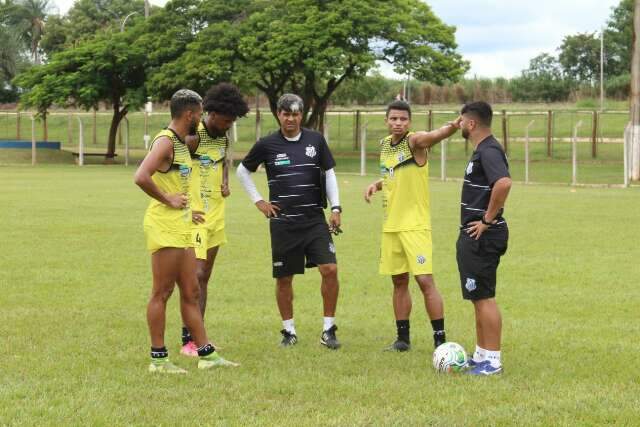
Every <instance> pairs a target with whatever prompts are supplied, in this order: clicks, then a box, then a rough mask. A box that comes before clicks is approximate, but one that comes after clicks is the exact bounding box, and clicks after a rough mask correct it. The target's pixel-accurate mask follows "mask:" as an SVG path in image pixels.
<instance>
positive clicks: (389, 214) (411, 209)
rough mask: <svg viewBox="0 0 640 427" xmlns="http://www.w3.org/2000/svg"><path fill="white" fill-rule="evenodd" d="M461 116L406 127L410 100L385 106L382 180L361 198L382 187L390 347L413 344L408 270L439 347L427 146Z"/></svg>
mask: <svg viewBox="0 0 640 427" xmlns="http://www.w3.org/2000/svg"><path fill="white" fill-rule="evenodd" d="M459 121H460V119H457V120H456V121H455V122H453V123H449V124H447V125H446V126H444V127H442V128H440V129H437V130H434V131H431V132H410V131H409V127H410V125H411V107H410V106H409V104H408V103H406V102H405V101H394V102H392V103H391V104H389V105H388V107H387V113H386V118H385V123H386V124H387V127H388V128H389V132H390V133H391V134H390V135H389V136H387V137H385V138H383V139H382V141H380V170H381V172H382V179H380V180H378V181H376V182H374V183H372V184H371V185H369V186H368V187H367V189H366V191H365V195H364V198H365V200H366V201H367V202H369V203H370V202H371V197H372V196H373V194H374V193H376V192H378V191H382V192H383V197H382V205H383V208H384V224H383V229H382V243H381V249H380V274H383V275H390V276H391V279H392V281H393V310H394V314H395V318H396V327H397V330H398V337H397V340H396V341H395V342H394V343H393V344H392V345H391V346H390V347H389V348H388V350H393V351H407V350H409V349H410V348H411V339H410V333H409V316H410V314H411V293H410V292H409V273H411V274H413V275H414V277H415V280H416V282H417V283H418V286H419V287H420V290H421V291H422V294H423V296H424V304H425V307H426V309H427V314H428V315H429V318H430V319H431V325H432V328H433V340H434V345H435V346H436V347H437V346H439V345H440V344H442V343H444V342H445V341H446V337H445V330H444V307H443V303H442V297H441V296H440V293H439V292H438V290H437V289H436V285H435V282H434V280H433V275H432V273H433V263H432V258H431V253H432V248H431V213H430V205H429V162H428V152H427V150H428V149H429V148H431V147H432V146H434V145H435V144H437V143H438V142H440V141H442V140H443V139H445V138H448V137H450V136H451V135H453V134H454V133H455V132H456V130H457V129H458V128H459Z"/></svg>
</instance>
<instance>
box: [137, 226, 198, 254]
mask: <svg viewBox="0 0 640 427" xmlns="http://www.w3.org/2000/svg"><path fill="white" fill-rule="evenodd" d="M144 235H145V237H146V239H147V249H148V250H149V251H150V252H151V253H154V252H155V251H157V250H158V249H162V248H192V247H193V242H192V238H191V234H189V233H180V232H170V231H166V230H159V229H158V228H155V227H144Z"/></svg>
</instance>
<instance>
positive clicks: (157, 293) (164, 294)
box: [151, 288, 173, 304]
mask: <svg viewBox="0 0 640 427" xmlns="http://www.w3.org/2000/svg"><path fill="white" fill-rule="evenodd" d="M172 294H173V288H162V289H154V290H153V291H152V292H151V301H154V302H160V303H162V304H166V303H167V301H169V298H171V295H172Z"/></svg>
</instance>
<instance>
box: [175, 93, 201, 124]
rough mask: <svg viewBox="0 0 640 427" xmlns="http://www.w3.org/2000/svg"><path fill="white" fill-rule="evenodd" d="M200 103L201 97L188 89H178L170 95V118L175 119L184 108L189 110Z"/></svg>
mask: <svg viewBox="0 0 640 427" xmlns="http://www.w3.org/2000/svg"><path fill="white" fill-rule="evenodd" d="M199 105H202V97H201V96H200V95H198V94H197V93H196V92H194V91H192V90H190V89H180V90H179V91H177V92H176V93H174V94H173V96H171V101H170V102H169V109H170V110H171V118H172V119H177V118H179V117H180V116H182V113H184V112H185V111H186V110H191V109H193V108H195V107H197V106H199Z"/></svg>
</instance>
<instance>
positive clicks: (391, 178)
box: [380, 132, 431, 232]
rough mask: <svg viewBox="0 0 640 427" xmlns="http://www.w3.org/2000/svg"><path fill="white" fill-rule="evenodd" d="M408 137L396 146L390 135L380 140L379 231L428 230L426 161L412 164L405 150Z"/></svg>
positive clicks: (428, 204)
mask: <svg viewBox="0 0 640 427" xmlns="http://www.w3.org/2000/svg"><path fill="white" fill-rule="evenodd" d="M411 134H412V132H408V133H407V134H406V135H404V136H403V137H402V139H401V140H400V141H399V142H398V143H397V144H393V140H392V136H391V135H389V136H387V137H385V138H383V139H382V140H381V141H380V171H381V173H382V180H383V181H382V206H383V208H384V223H383V229H382V231H383V232H398V231H412V230H431V213H430V203H429V197H430V196H429V162H428V160H427V161H425V164H424V165H418V164H417V163H416V161H415V158H414V157H413V152H412V151H411V147H409V136H410V135H411Z"/></svg>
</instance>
